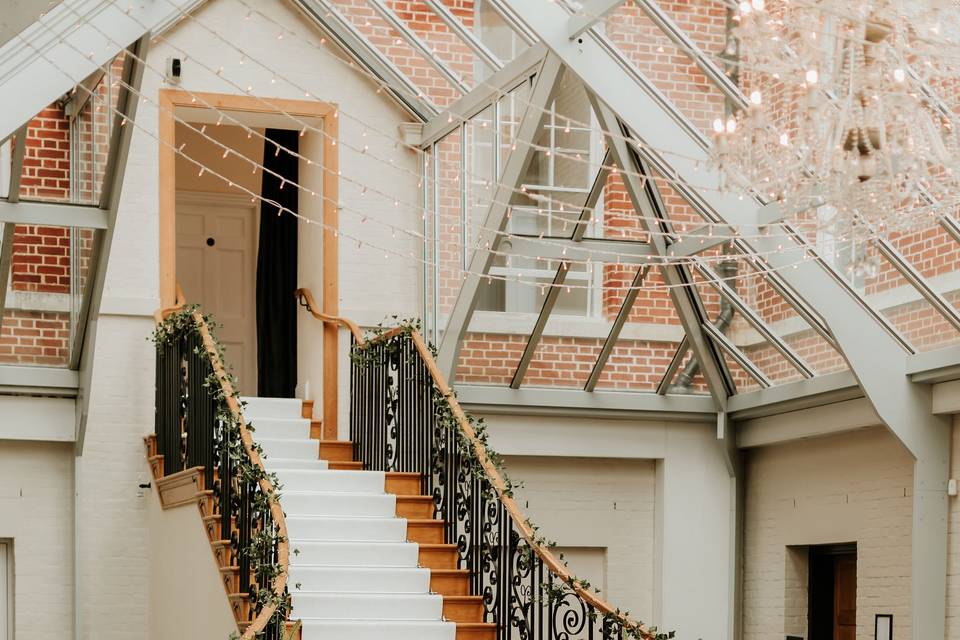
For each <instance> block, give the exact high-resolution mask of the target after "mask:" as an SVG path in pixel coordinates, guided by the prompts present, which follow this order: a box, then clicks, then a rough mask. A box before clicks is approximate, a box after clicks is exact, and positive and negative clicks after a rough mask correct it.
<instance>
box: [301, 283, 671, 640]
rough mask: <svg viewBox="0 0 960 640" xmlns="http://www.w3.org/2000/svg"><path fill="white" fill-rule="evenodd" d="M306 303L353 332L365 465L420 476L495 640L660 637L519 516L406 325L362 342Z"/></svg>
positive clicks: (355, 403) (354, 403) (354, 398)
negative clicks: (608, 598) (579, 574)
mask: <svg viewBox="0 0 960 640" xmlns="http://www.w3.org/2000/svg"><path fill="white" fill-rule="evenodd" d="M298 295H299V296H300V299H301V303H302V304H303V305H304V306H305V307H307V308H308V309H309V310H310V312H311V313H312V314H313V315H314V317H316V318H317V319H320V320H322V321H324V322H328V323H335V324H338V325H340V326H343V327H345V328H347V329H348V330H349V331H350V333H351V354H352V355H351V357H352V363H351V367H350V438H351V440H352V441H353V444H354V454H355V456H354V458H355V459H357V460H361V461H362V462H363V464H364V468H366V469H373V470H379V471H400V472H415V473H419V474H421V476H420V477H421V483H422V486H421V489H422V492H423V493H424V494H428V495H431V496H433V502H434V510H435V515H436V517H438V518H441V519H443V521H444V523H445V538H446V541H447V542H448V543H454V544H456V545H457V549H458V554H459V561H458V562H459V567H460V568H461V569H468V570H469V571H470V574H471V581H472V582H471V592H472V593H473V594H474V595H480V596H482V597H483V603H484V608H485V612H484V619H485V621H486V622H493V623H496V625H497V638H498V640H514V639H519V640H573V639H575V638H583V639H586V640H594V639H597V640H601V639H602V640H612V639H614V638H616V639H623V638H636V639H643V640H657V639H662V638H667V637H671V634H658V633H657V631H656V630H655V629H652V628H647V627H645V626H643V625H641V624H639V623H637V622H634V621H632V620H630V619H629V618H628V617H627V615H626V614H624V613H621V612H620V611H619V610H617V609H615V608H613V607H612V606H611V605H609V604H608V603H606V602H605V601H604V600H602V599H601V598H599V597H598V596H597V594H596V593H595V592H594V591H592V590H591V589H590V587H589V585H587V584H586V583H584V582H582V581H579V580H577V579H576V578H575V577H574V576H572V575H571V574H570V572H569V571H568V569H567V567H566V566H565V565H564V564H563V563H562V562H561V561H559V560H558V559H557V558H556V557H555V556H554V555H553V554H552V553H551V552H550V550H549V548H548V546H547V545H546V544H545V543H544V541H543V540H542V539H541V538H538V536H537V534H536V531H535V529H534V528H533V527H532V526H531V525H530V523H529V521H528V520H527V519H526V517H525V516H524V515H523V514H522V512H521V511H520V509H519V507H518V506H517V504H516V502H515V501H514V499H513V497H512V491H511V488H510V487H509V485H508V484H507V483H506V482H505V480H504V478H503V476H502V475H501V473H500V471H499V470H498V468H497V466H496V464H494V459H492V458H494V457H495V454H493V453H492V452H489V451H488V449H487V447H486V446H485V443H484V441H483V439H484V437H485V436H483V435H482V434H480V435H478V433H477V430H476V429H475V424H474V422H473V421H472V420H471V419H470V418H469V417H468V416H467V415H466V414H465V413H464V411H463V410H462V409H461V407H460V405H459V404H458V402H457V400H456V397H455V396H454V394H453V392H452V390H451V389H450V387H449V386H448V384H447V383H446V381H445V380H444V379H443V377H442V376H441V375H440V373H439V369H438V368H437V366H436V364H435V362H434V360H433V355H432V353H431V350H430V348H429V347H428V346H427V344H426V343H425V342H424V340H423V338H422V337H421V336H420V334H419V333H418V332H417V331H416V330H414V329H412V328H410V327H401V328H396V329H393V330H390V331H387V332H386V333H383V334H382V335H379V336H375V337H373V338H370V339H365V338H364V337H363V335H362V334H361V332H360V330H359V328H358V327H357V326H356V325H355V324H354V323H352V322H350V321H348V320H345V319H343V318H335V317H331V316H327V315H324V314H322V313H320V312H319V311H318V310H317V309H316V305H315V304H314V302H313V298H312V296H311V295H310V292H309V291H307V290H300V291H298Z"/></svg>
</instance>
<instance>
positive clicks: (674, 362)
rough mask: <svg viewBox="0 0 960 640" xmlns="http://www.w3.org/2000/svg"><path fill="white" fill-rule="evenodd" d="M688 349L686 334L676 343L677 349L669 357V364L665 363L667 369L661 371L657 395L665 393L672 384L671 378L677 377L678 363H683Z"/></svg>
mask: <svg viewBox="0 0 960 640" xmlns="http://www.w3.org/2000/svg"><path fill="white" fill-rule="evenodd" d="M688 349H690V341H689V340H687V336H683V340H681V341H680V344H678V345H677V350H676V351H674V352H673V357H672V358H670V364H668V365H667V370H666V371H665V372H664V373H663V377H662V378H660V382H658V383H657V390H656V391H657V394H658V395H661V396H665V395H667V392H668V391H669V390H670V385H671V384H673V379H674V378H676V377H677V371H679V370H680V365H682V364H683V358H684V356H686V355H687V350H688Z"/></svg>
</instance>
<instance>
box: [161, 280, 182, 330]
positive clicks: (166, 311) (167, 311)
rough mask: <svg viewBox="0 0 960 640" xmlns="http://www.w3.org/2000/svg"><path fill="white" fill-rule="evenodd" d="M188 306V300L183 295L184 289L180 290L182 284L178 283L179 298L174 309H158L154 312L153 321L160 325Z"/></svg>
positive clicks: (174, 303) (175, 301)
mask: <svg viewBox="0 0 960 640" xmlns="http://www.w3.org/2000/svg"><path fill="white" fill-rule="evenodd" d="M185 306H187V298H186V296H184V295H183V289H181V288H180V283H179V282H178V283H177V297H176V299H175V300H174V302H173V306H172V307H167V308H166V309H157V310H156V311H154V312H153V319H154V320H155V321H156V323H157V324H160V323H161V322H163V321H164V320H166V318H167V316H169V315H171V314H173V313H176V312H178V311H180V310H181V309H183V308H184V307H185Z"/></svg>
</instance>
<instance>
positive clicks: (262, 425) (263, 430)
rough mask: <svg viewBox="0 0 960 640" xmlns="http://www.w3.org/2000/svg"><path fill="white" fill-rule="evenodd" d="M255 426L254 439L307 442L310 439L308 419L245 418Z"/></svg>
mask: <svg viewBox="0 0 960 640" xmlns="http://www.w3.org/2000/svg"><path fill="white" fill-rule="evenodd" d="M244 417H246V419H247V420H248V421H249V423H250V424H252V425H253V439H254V440H259V439H261V438H267V439H287V438H293V439H296V440H306V439H308V438H309V437H310V421H309V420H306V419H303V418H301V419H299V420H292V419H283V420H280V419H277V418H251V417H248V416H244Z"/></svg>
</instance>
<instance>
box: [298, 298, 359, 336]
mask: <svg viewBox="0 0 960 640" xmlns="http://www.w3.org/2000/svg"><path fill="white" fill-rule="evenodd" d="M296 296H297V300H298V301H299V302H300V306H302V307H306V309H307V311H309V312H310V313H311V314H312V315H313V317H314V318H316V319H317V320H320V321H321V322H325V323H326V324H332V325H340V326H341V327H344V328H346V329H347V330H349V331H350V333H352V334H353V337H354V339H355V340H356V341H357V344H359V343H361V342H363V332H362V331H360V326H359V325H358V324H357V323H355V322H354V321H352V320H348V319H347V318H341V317H340V316H331V315H328V314H326V313H324V312H322V311H320V310H319V309H318V308H317V301H316V300H314V299H313V294H312V293H310V289H297V292H296Z"/></svg>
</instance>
